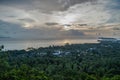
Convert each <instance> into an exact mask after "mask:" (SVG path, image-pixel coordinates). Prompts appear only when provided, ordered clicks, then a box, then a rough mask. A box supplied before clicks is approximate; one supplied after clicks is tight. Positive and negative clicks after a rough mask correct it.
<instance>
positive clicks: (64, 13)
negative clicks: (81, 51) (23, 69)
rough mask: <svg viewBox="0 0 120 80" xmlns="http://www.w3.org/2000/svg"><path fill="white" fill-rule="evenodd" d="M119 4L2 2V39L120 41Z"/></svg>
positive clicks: (110, 0) (100, 0) (98, 0)
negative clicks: (105, 39) (104, 38)
mask: <svg viewBox="0 0 120 80" xmlns="http://www.w3.org/2000/svg"><path fill="white" fill-rule="evenodd" d="M119 13H120V0H0V38H3V37H10V38H16V39H83V38H85V39H93V38H97V37H117V38H120V14H119Z"/></svg>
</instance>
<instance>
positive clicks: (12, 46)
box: [0, 39, 98, 51]
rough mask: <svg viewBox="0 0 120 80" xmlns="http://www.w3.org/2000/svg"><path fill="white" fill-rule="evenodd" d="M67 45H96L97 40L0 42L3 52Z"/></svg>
mask: <svg viewBox="0 0 120 80" xmlns="http://www.w3.org/2000/svg"><path fill="white" fill-rule="evenodd" d="M66 43H69V44H84V43H98V42H97V39H64V40H0V45H4V49H3V50H5V51H6V50H22V49H27V48H31V47H32V48H40V47H49V46H53V45H54V46H62V45H65V44H66Z"/></svg>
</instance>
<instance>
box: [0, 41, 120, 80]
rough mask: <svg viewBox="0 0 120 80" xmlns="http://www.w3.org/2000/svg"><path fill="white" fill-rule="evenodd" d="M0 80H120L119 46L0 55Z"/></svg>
mask: <svg viewBox="0 0 120 80" xmlns="http://www.w3.org/2000/svg"><path fill="white" fill-rule="evenodd" d="M0 80H120V43H118V42H116V43H111V42H105V43H96V44H72V45H70V44H66V45H65V46H49V47H46V48H39V49H34V48H28V49H27V50H14V51H0Z"/></svg>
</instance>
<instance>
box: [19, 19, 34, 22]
mask: <svg viewBox="0 0 120 80" xmlns="http://www.w3.org/2000/svg"><path fill="white" fill-rule="evenodd" d="M18 20H19V21H23V22H24V21H25V22H35V21H34V20H33V19H29V18H24V19H18Z"/></svg>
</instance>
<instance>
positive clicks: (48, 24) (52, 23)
mask: <svg viewBox="0 0 120 80" xmlns="http://www.w3.org/2000/svg"><path fill="white" fill-rule="evenodd" d="M45 25H47V26H55V25H58V23H55V22H47V23H45Z"/></svg>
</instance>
